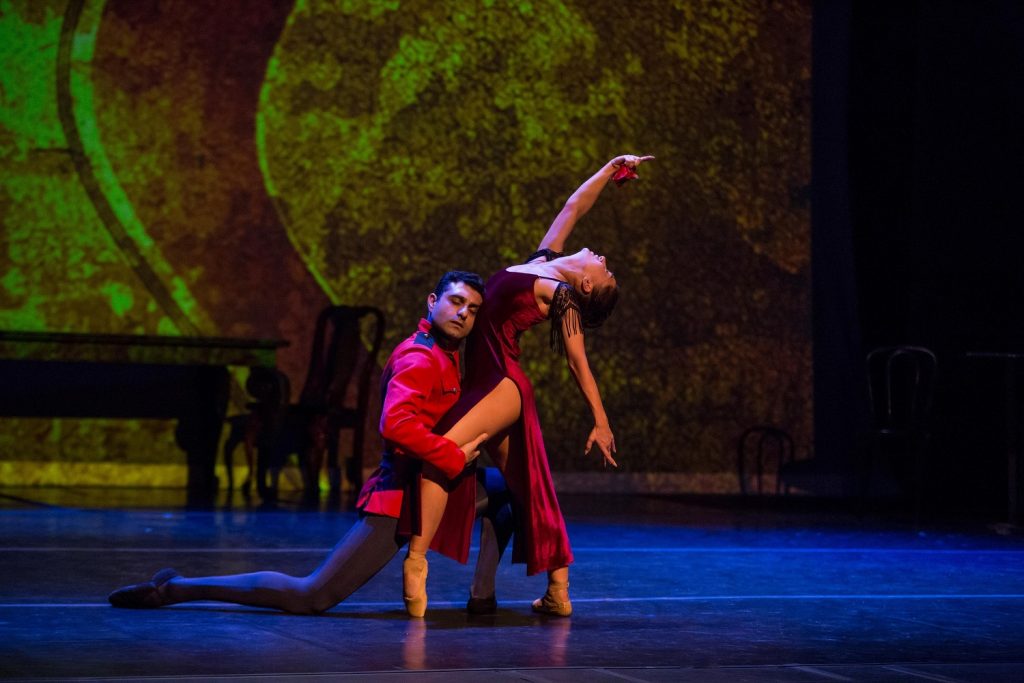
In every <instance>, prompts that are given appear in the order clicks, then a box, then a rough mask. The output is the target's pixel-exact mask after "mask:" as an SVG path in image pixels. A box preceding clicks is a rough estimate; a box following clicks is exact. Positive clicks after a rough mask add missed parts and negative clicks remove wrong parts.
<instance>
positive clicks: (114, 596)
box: [107, 568, 180, 609]
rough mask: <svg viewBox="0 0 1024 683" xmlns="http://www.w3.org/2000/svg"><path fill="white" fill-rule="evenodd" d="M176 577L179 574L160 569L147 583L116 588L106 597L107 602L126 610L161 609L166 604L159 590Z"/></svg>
mask: <svg viewBox="0 0 1024 683" xmlns="http://www.w3.org/2000/svg"><path fill="white" fill-rule="evenodd" d="M177 576H180V574H178V572H176V571H174V570H173V569H169V568H168V569H161V570H160V571H158V572H157V573H156V574H154V575H153V578H152V579H150V580H149V581H146V582H144V583H136V584H133V585H131V586H125V587H124V588H118V589H117V590H116V591H114V592H113V593H111V594H110V595H108V596H107V600H109V601H110V604H111V605H113V606H114V607H125V608H128V609H152V608H154V607H162V606H163V605H165V604H166V603H165V601H164V596H163V594H162V593H161V592H160V588H161V586H163V585H164V584H165V583H167V582H168V581H170V580H171V579H173V578H175V577H177Z"/></svg>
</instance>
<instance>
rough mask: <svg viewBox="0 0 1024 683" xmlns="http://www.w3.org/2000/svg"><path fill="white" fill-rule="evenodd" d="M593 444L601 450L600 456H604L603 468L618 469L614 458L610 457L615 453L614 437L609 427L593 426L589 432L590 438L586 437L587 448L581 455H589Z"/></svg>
mask: <svg viewBox="0 0 1024 683" xmlns="http://www.w3.org/2000/svg"><path fill="white" fill-rule="evenodd" d="M595 443H596V444H597V447H598V448H600V449H601V455H603V456H604V466H605V467H607V466H608V465H611V466H612V467H618V466H619V463H617V462H615V458H613V457H612V453H614V452H615V435H614V434H612V429H611V427H598V426H597V425H594V428H593V429H591V430H590V436H589V437H587V448H586V450H584V451H583V454H584V455H586V454H587V453H590V449H591V448H592V447H593V445H594V444H595Z"/></svg>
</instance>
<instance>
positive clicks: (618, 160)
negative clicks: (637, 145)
mask: <svg viewBox="0 0 1024 683" xmlns="http://www.w3.org/2000/svg"><path fill="white" fill-rule="evenodd" d="M653 158H654V157H653V156H650V155H647V156H642V157H641V156H637V155H635V154H621V155H619V156H617V157H615V158H614V159H612V166H615V167H616V168H617V167H619V166H629V167H630V168H636V167H637V166H639V165H640V164H642V163H644V162H645V161H650V160H651V159H653Z"/></svg>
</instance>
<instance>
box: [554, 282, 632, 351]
mask: <svg viewBox="0 0 1024 683" xmlns="http://www.w3.org/2000/svg"><path fill="white" fill-rule="evenodd" d="M618 300H619V285H618V283H614V284H609V285H606V286H604V287H600V288H597V289H593V290H591V292H590V294H589V295H587V296H584V295H582V294H580V293H579V292H577V291H576V289H575V288H574V287H573V286H572V285H570V284H569V283H568V282H563V283H562V284H560V285H558V288H557V289H555V295H554V296H553V297H552V298H551V307H550V309H549V313H548V317H549V318H550V319H551V348H552V349H554V350H556V351H558V352H563V351H565V341H564V339H563V338H562V328H563V327H564V328H565V330H566V332H567V333H568V336H570V337H571V336H572V335H574V334H582V333H583V328H587V329H593V328H595V327H600V326H601V325H602V324H603V323H604V321H605V320H607V319H608V316H610V315H611V314H612V309H614V308H615V304H616V302H617V301H618Z"/></svg>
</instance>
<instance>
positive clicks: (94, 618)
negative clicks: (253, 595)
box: [0, 489, 1024, 683]
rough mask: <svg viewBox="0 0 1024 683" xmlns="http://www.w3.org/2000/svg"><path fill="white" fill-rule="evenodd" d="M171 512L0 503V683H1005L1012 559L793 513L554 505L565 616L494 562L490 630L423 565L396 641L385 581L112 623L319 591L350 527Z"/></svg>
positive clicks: (290, 513)
mask: <svg viewBox="0 0 1024 683" xmlns="http://www.w3.org/2000/svg"><path fill="white" fill-rule="evenodd" d="M182 500H183V493H181V492H177V491H167V492H126V491H123V490H113V489H110V490H97V489H91V490H78V491H75V490H18V491H14V490H11V489H0V548H2V551H0V552H2V561H0V634H2V637H0V677H3V678H15V679H31V680H42V679H47V678H52V679H60V680H68V679H72V678H77V677H80V678H88V679H91V680H97V679H104V680H135V679H139V678H143V677H144V678H145V679H146V680H159V679H161V678H167V679H172V678H173V679H174V680H177V681H180V680H183V679H191V678H195V679H205V680H208V679H212V678H218V677H225V678H227V677H231V679H232V680H235V681H239V680H241V681H244V680H249V679H250V678H251V679H252V680H259V681H267V680H305V679H307V678H314V677H315V678H317V679H323V678H325V677H326V678H328V679H340V680H344V681H362V680H366V681H384V680H401V681H413V680H417V681H419V680H426V681H434V680H437V681H441V680H444V681H456V682H460V681H477V680H521V681H575V680H587V681H588V682H589V683H600V682H602V681H623V680H625V681H756V682H761V681H844V680H846V681H848V680H852V681H921V680H933V681H978V682H981V681H984V682H986V683H990V682H993V681H1021V680H1024V537H1022V536H1019V535H1000V534H997V533H995V532H994V531H992V530H991V529H990V528H989V527H988V526H987V525H986V524H985V523H984V522H983V521H975V522H961V523H958V524H956V525H950V524H946V525H943V526H937V527H933V528H929V529H928V530H927V531H925V532H923V533H921V532H917V531H915V530H914V529H913V528H912V527H911V525H909V524H907V523H906V522H905V521H904V522H886V521H884V520H883V519H882V518H873V519H870V520H866V519H862V518H857V517H856V516H853V515H850V514H846V513H843V512H841V511H840V512H835V511H833V512H822V511H820V510H815V509H812V508H810V507H808V506H806V505H805V506H802V507H790V506H782V507H779V506H774V507H773V508H771V509H764V508H761V509H758V508H756V507H751V506H749V505H735V504H733V505H718V504H707V503H704V504H694V502H693V501H687V502H682V501H675V500H669V499H650V498H617V497H608V496H601V497H593V498H586V497H566V498H565V500H564V501H563V504H564V507H565V510H566V517H567V519H568V522H569V531H570V536H571V538H572V540H573V544H574V549H575V553H576V563H575V565H574V566H573V569H572V577H571V582H572V588H571V592H572V599H573V606H574V609H575V613H574V614H573V616H572V617H571V618H569V619H551V618H539V617H536V616H533V615H532V614H531V613H530V609H529V603H530V601H531V600H532V599H533V598H535V597H537V596H539V595H540V594H541V593H542V592H543V590H544V578H543V577H541V576H535V577H529V578H528V577H526V575H525V572H524V569H523V568H522V566H519V565H515V566H513V565H511V564H508V561H507V559H506V560H505V561H504V562H503V564H502V567H501V570H500V572H499V576H498V599H499V611H498V614H497V615H495V616H491V617H471V616H468V615H467V614H466V613H465V611H464V604H465V599H466V595H467V590H468V588H467V587H468V584H469V580H470V576H471V567H468V566H462V565H459V564H457V563H455V562H453V561H450V560H447V559H445V558H442V557H440V556H436V555H432V556H431V564H430V583H429V588H430V598H431V601H430V609H429V611H428V613H427V617H426V619H423V620H410V619H408V618H407V617H406V616H405V614H404V611H403V609H402V603H401V561H400V560H399V559H396V560H394V561H392V563H391V564H389V565H388V566H387V567H386V568H385V569H384V571H383V572H381V573H380V574H379V575H378V576H377V577H376V578H375V579H374V580H372V581H371V582H370V583H369V584H367V585H366V586H365V587H363V588H362V589H361V590H360V591H358V592H357V593H356V594H355V595H354V596H353V597H352V598H351V599H350V600H349V601H348V602H346V603H343V604H341V605H339V606H338V607H336V608H334V609H333V610H331V611H330V612H328V613H327V614H325V615H323V616H318V617H304V616H291V615H286V614H281V613H277V612H273V611H269V610H262V609H254V608H247V607H238V606H232V605H224V604H217V603H191V604H186V605H177V606H174V607H169V608H163V609H158V610H145V611H135V610H118V609H114V608H111V607H110V606H109V605H108V604H107V602H106V597H105V596H106V594H107V593H108V592H109V591H110V590H112V589H113V588H116V587H118V586H120V585H123V584H125V583H133V582H136V581H141V580H144V579H148V578H149V576H150V575H151V574H152V573H153V572H154V571H155V570H157V569H159V568H161V567H164V566H172V567H174V568H176V569H177V570H178V571H180V572H181V573H183V574H185V575H200V574H213V573H218V574H219V573H234V572H244V571H253V570H257V569H275V570H279V571H284V572H288V573H295V574H303V573H306V572H308V571H310V570H312V569H313V568H314V567H315V566H316V565H317V564H318V563H319V561H320V559H321V558H322V557H323V555H324V554H325V553H326V551H327V550H328V549H329V548H330V547H331V546H332V545H333V544H334V542H335V541H336V540H337V539H338V538H339V537H340V536H341V535H342V534H343V533H344V532H345V530H346V529H347V528H348V527H349V525H350V524H351V523H352V522H353V521H354V519H355V517H354V515H353V514H352V513H348V512H338V511H300V510H299V509H298V508H297V507H290V506H289V505H287V504H285V505H284V506H282V508H281V509H279V510H276V511H272V510H259V509H255V508H250V507H246V506H245V505H244V504H242V503H241V502H240V501H238V500H235V502H234V505H230V506H229V505H226V504H225V505H223V506H222V507H221V508H219V509H217V510H215V511H206V512H194V511H186V510H184V509H182V508H181V507H180V505H181V501H182Z"/></svg>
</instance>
